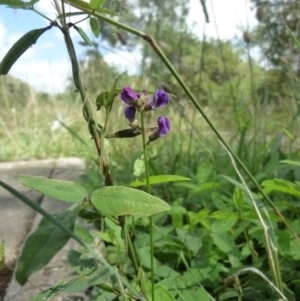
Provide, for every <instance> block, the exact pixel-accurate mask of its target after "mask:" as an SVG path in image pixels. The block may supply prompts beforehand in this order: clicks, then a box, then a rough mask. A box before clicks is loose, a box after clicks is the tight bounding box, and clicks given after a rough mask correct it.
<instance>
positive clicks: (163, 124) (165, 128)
mask: <svg viewBox="0 0 300 301" xmlns="http://www.w3.org/2000/svg"><path fill="white" fill-rule="evenodd" d="M157 124H158V134H159V137H162V136H165V135H167V134H168V132H169V130H170V128H171V124H170V121H169V119H168V118H167V117H164V116H160V117H158V119H157Z"/></svg>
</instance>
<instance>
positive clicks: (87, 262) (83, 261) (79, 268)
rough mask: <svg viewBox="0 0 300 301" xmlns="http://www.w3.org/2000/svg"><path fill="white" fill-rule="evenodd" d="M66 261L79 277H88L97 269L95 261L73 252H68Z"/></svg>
mask: <svg viewBox="0 0 300 301" xmlns="http://www.w3.org/2000/svg"><path fill="white" fill-rule="evenodd" d="M68 260H69V263H70V265H71V267H72V268H73V269H74V270H75V271H76V272H77V274H80V275H89V274H91V273H92V272H94V271H95V270H96V269H97V268H98V264H97V260H96V259H94V258H90V257H87V256H86V255H85V254H82V253H80V252H78V251H75V250H70V251H69V254H68Z"/></svg>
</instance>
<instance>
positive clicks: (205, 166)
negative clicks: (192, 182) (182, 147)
mask: <svg viewBox="0 0 300 301" xmlns="http://www.w3.org/2000/svg"><path fill="white" fill-rule="evenodd" d="M211 170H212V167H211V165H210V164H209V163H207V162H203V163H201V165H200V166H199V168H198V171H197V181H198V183H199V184H202V183H204V182H205V181H207V179H208V177H209V175H210V174H211Z"/></svg>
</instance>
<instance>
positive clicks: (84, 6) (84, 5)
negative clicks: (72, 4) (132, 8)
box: [76, 0, 118, 16]
mask: <svg viewBox="0 0 300 301" xmlns="http://www.w3.org/2000/svg"><path fill="white" fill-rule="evenodd" d="M96 1H97V0H96ZM102 1H103V0H102ZM104 2H105V1H103V3H104ZM76 7H77V8H78V9H82V10H86V9H88V10H91V9H92V8H91V5H90V3H87V2H85V1H82V0H76ZM94 11H96V12H99V13H102V14H109V15H112V16H117V15H118V13H117V12H115V11H113V10H109V9H106V8H99V7H98V8H94Z"/></svg>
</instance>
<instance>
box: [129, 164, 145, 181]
mask: <svg viewBox="0 0 300 301" xmlns="http://www.w3.org/2000/svg"><path fill="white" fill-rule="evenodd" d="M144 171H145V161H144V160H143V159H141V158H138V159H136V160H135V161H134V165H133V175H134V176H135V177H137V178H138V177H139V176H140V175H141V174H143V172H144ZM135 182H138V181H135ZM135 182H133V183H135ZM131 184H132V183H131ZM131 184H130V185H131ZM132 187H135V186H132Z"/></svg>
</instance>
